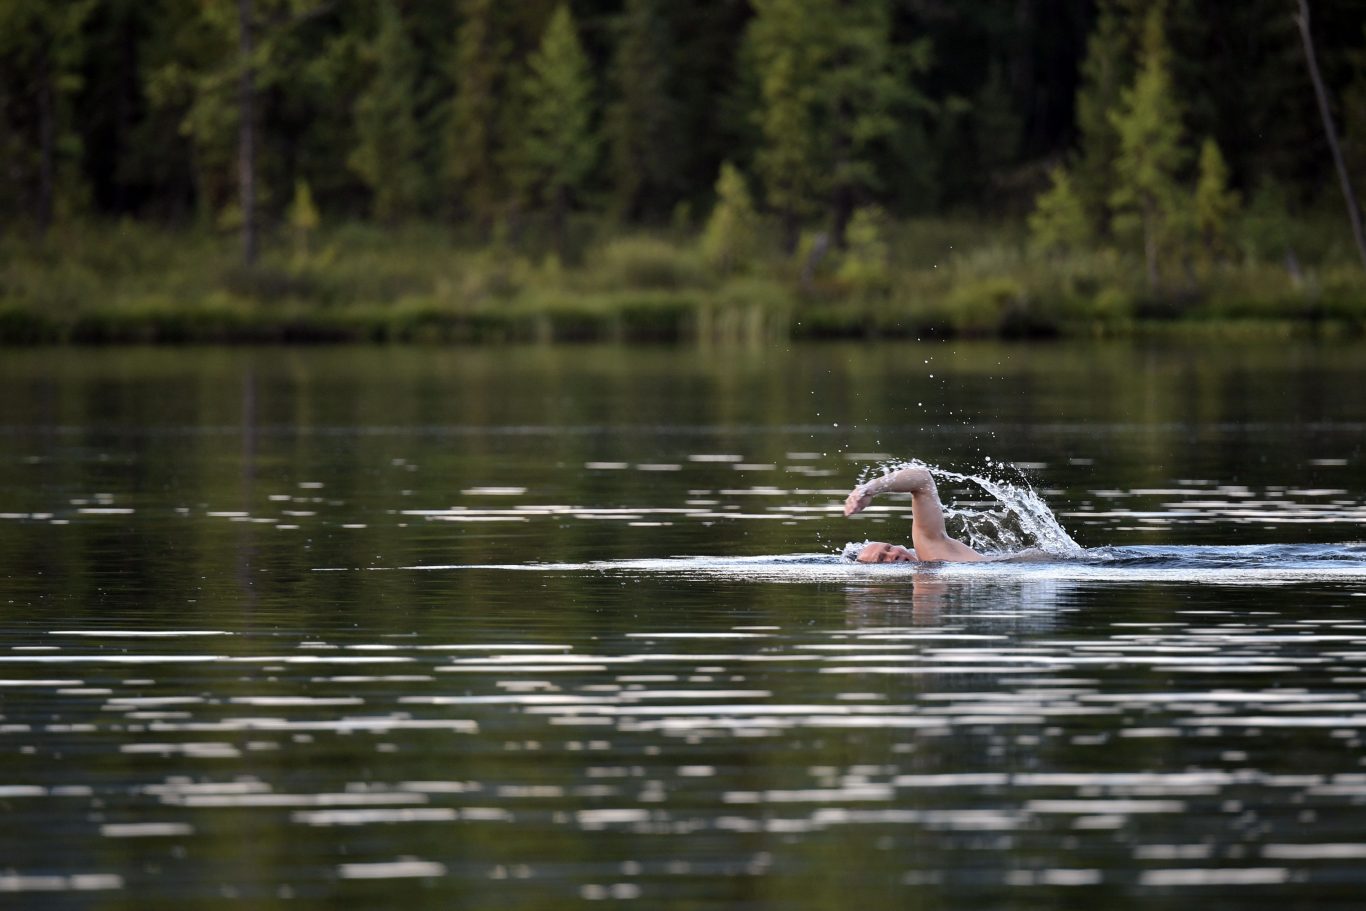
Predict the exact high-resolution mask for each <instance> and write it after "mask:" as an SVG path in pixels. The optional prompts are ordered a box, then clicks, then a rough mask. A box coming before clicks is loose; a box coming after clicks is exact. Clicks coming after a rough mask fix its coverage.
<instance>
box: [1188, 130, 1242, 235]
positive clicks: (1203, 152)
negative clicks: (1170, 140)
mask: <svg viewBox="0 0 1366 911" xmlns="http://www.w3.org/2000/svg"><path fill="white" fill-rule="evenodd" d="M1240 204H1241V200H1240V199H1239V196H1238V193H1237V192H1235V191H1234V190H1232V189H1230V188H1229V185H1228V165H1227V164H1225V163H1224V156H1223V153H1221V152H1220V151H1219V144H1218V143H1216V142H1215V141H1214V140H1213V139H1206V140H1205V142H1204V144H1203V145H1202V146H1201V147H1200V176H1199V179H1198V181H1197V183H1196V185H1195V227H1196V230H1197V231H1198V232H1199V234H1200V240H1201V242H1202V243H1203V244H1204V246H1205V250H1206V252H1207V253H1209V254H1210V255H1218V254H1220V253H1222V252H1224V251H1225V250H1226V249H1227V239H1228V227H1229V222H1230V221H1232V220H1233V217H1234V216H1235V215H1237V214H1238V207H1239V205H1240Z"/></svg>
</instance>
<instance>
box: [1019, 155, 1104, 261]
mask: <svg viewBox="0 0 1366 911" xmlns="http://www.w3.org/2000/svg"><path fill="white" fill-rule="evenodd" d="M1051 176H1052V181H1053V185H1052V186H1051V187H1049V189H1048V190H1047V191H1045V192H1043V193H1041V194H1039V198H1038V199H1037V200H1035V203H1034V211H1033V212H1032V213H1030V216H1029V234H1030V242H1031V244H1032V245H1033V246H1034V248H1035V249H1036V250H1038V251H1040V252H1042V253H1060V252H1070V251H1074V250H1079V249H1081V248H1083V247H1085V246H1086V244H1087V241H1088V240H1089V239H1090V236H1091V225H1090V220H1089V219H1088V218H1087V217H1086V208H1085V206H1083V205H1082V202H1081V197H1079V196H1078V195H1077V193H1076V191H1075V190H1074V189H1073V187H1072V177H1071V175H1069V174H1068V173H1067V170H1066V169H1065V168H1061V167H1058V168H1054V169H1053V172H1052V175H1051Z"/></svg>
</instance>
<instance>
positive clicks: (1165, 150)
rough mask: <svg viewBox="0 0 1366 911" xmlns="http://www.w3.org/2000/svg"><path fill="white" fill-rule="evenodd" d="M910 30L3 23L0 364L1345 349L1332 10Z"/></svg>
mask: <svg viewBox="0 0 1366 911" xmlns="http://www.w3.org/2000/svg"><path fill="white" fill-rule="evenodd" d="M931 6H933V7H934V8H933V9H930V8H928V7H927V8H925V9H921V5H920V4H897V3H893V2H891V0H853V2H837V0H747V2H736V3H726V4H717V3H707V2H701V0H688V2H681V0H680V2H674V0H572V2H571V0H545V2H536V3H513V4H506V3H496V2H493V0H454V2H432V3H425V2H423V3H399V2H395V0H380V2H356V0H341V2H318V0H252V2H248V0H242V2H237V0H200V2H196V3H193V4H183V3H181V4H177V3H131V4H130V3H123V4H115V3H109V2H106V0H81V2H64V3H52V2H49V0H11V2H8V3H4V4H0V36H2V37H3V39H4V40H0V344H9V345H19V344H51V343H86V344H94V343H125V342H127V343H135V342H153V343H177V342H226V343H237V342H242V343H246V342H384V343H387V342H438V343H439V342H474V343H483V342H490V343H497V342H500V341H536V340H550V341H580V340H582V341H596V340H621V341H689V340H697V341H701V342H710V341H725V340H738V341H751V342H756V343H763V342H772V341H775V340H782V339H807V338H897V337H904V338H964V337H984V338H1047V337H1095V336H1120V335H1136V334H1144V333H1173V332H1175V333H1186V334H1197V335H1208V334H1210V333H1216V334H1218V335H1233V336H1241V335H1248V334H1268V333H1269V334H1272V335H1277V336H1283V335H1293V334H1302V335H1344V336H1362V335H1366V268H1363V267H1366V230H1363V229H1361V227H1360V224H1359V222H1360V219H1359V215H1358V206H1357V205H1356V197H1355V190H1354V189H1353V186H1354V184H1355V186H1362V185H1366V50H1364V49H1363V47H1366V46H1364V45H1363V43H1362V40H1363V39H1362V36H1363V32H1362V30H1361V16H1360V12H1359V10H1358V9H1357V8H1356V6H1354V5H1353V4H1327V3H1321V4H1317V5H1316V6H1317V7H1321V8H1317V9H1316V17H1315V18H1314V19H1313V20H1312V22H1313V23H1316V24H1315V25H1313V26H1312V27H1311V20H1310V3H1309V2H1307V0H1300V2H1299V3H1298V4H1294V3H1289V2H1286V0H1255V2H1253V0H1249V2H1246V3H1239V4H1220V3H1214V2H1204V0H1202V2H1189V3H1171V2H1168V0H1154V2H1135V0H1083V2H1076V3H1066V4H1056V5H1047V4H1045V5H1037V4H1019V3H1016V2H1014V0H992V2H989V3H988V2H982V3H973V4H948V5H942V4H941V5H933V4H932V5H931ZM939 6H944V9H939ZM949 7H952V9H951V10H950V9H949ZM1228 35H1239V36H1242V39H1241V40H1239V41H1237V42H1230V41H1228V40H1226V38H1227V36H1228ZM1319 60H1322V66H1320V65H1319V63H1318V62H1317V61H1319ZM1334 173H1336V175H1337V181H1336V182H1335V181H1334V180H1333V178H1332V175H1333V174H1334ZM1344 204H1345V207H1346V209H1347V212H1348V216H1349V217H1348V218H1347V219H1344V218H1343V206H1344ZM1349 227H1351V228H1352V230H1348V228H1349Z"/></svg>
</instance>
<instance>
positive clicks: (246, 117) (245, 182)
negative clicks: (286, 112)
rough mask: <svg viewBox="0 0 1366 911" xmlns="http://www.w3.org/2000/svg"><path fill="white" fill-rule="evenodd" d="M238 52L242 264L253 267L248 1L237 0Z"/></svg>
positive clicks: (252, 105) (253, 90)
mask: <svg viewBox="0 0 1366 911" xmlns="http://www.w3.org/2000/svg"><path fill="white" fill-rule="evenodd" d="M237 28H238V50H239V53H240V56H241V60H240V63H241V67H242V71H241V74H240V75H239V76H238V82H237V105H238V113H239V116H240V118H241V120H240V122H239V123H238V127H237V177H238V180H237V183H238V191H239V193H240V196H239V200H240V203H241V206H242V261H243V262H244V263H245V264H246V265H248V266H251V265H254V264H255V263H256V71H255V67H254V66H253V64H252V59H251V58H252V53H253V49H252V34H251V0H237Z"/></svg>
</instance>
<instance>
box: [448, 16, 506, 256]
mask: <svg viewBox="0 0 1366 911" xmlns="http://www.w3.org/2000/svg"><path fill="white" fill-rule="evenodd" d="M497 10H498V5H497V3H496V2H495V0H462V2H461V4H460V11H461V15H462V20H461V23H460V28H459V31H458V32H457V34H456V42H455V69H454V73H453V74H452V75H453V77H454V79H455V97H454V99H453V100H452V102H451V108H450V117H449V120H448V121H447V124H446V161H447V171H448V176H449V177H450V179H451V184H452V190H453V195H454V198H455V203H456V207H457V209H458V210H459V211H460V212H462V214H465V215H469V216H471V217H473V218H474V219H476V220H477V221H478V222H480V224H481V225H482V226H483V227H484V228H485V229H486V230H487V229H488V228H490V227H491V225H492V223H493V219H494V218H495V216H496V211H497V207H498V204H499V203H500V202H501V201H502V197H503V196H504V195H505V194H506V191H507V187H506V181H505V180H504V174H503V168H502V162H501V161H500V156H501V145H502V136H501V135H500V127H501V125H502V124H501V123H500V111H499V108H500V99H501V98H502V97H503V96H504V95H505V94H506V91H505V90H506V75H505V71H506V67H507V59H508V55H509V47H508V41H507V39H506V38H505V37H504V36H503V34H502V30H501V28H500V26H501V22H500V20H499V18H498V15H497Z"/></svg>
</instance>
